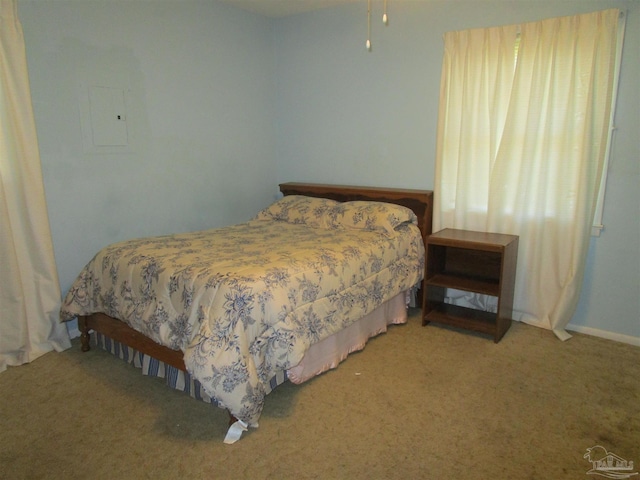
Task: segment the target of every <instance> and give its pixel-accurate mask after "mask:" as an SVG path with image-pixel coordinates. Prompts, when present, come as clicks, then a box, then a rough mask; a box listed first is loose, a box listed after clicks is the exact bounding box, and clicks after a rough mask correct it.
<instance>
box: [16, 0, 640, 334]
mask: <svg viewBox="0 0 640 480" xmlns="http://www.w3.org/2000/svg"><path fill="white" fill-rule="evenodd" d="M388 5H389V15H390V24H389V26H388V27H383V25H382V23H381V22H380V20H379V18H380V16H381V14H382V1H381V0H374V2H373V13H374V19H373V24H372V27H373V31H372V42H373V51H372V52H366V50H365V48H364V44H365V40H366V3H365V2H355V3H352V4H348V5H345V6H341V7H333V8H330V9H326V10H320V11H315V12H310V13H305V14H300V15H295V16H292V17H287V18H284V19H269V18H264V17H259V16H257V15H253V14H250V13H247V12H243V11H240V10H237V9H234V8H232V7H229V6H226V5H222V4H219V3H217V2H215V1H214V0H202V1H191V0H181V1H178V0H167V1H153V2H152V1H145V0H135V1H134V0H129V1H121V2H119V1H117V0H109V1H106V0H95V1H86V0H82V1H69V0H57V1H45V0H18V6H19V15H20V19H21V21H22V24H23V27H24V30H25V39H26V43H27V57H28V62H29V69H30V76H31V84H32V96H33V99H34V108H35V114H36V125H37V129H38V135H39V142H40V153H41V158H42V165H43V171H44V179H45V189H46V194H47V201H48V206H49V215H50V219H51V225H52V233H53V240H54V248H55V253H56V259H57V264H58V271H59V276H60V283H61V287H62V289H63V292H64V291H66V289H68V287H69V286H70V284H71V282H72V281H73V279H74V278H75V275H76V274H77V273H78V271H79V270H80V269H81V268H82V266H83V265H84V264H85V263H86V262H87V261H88V260H89V258H90V257H91V256H92V255H93V254H94V253H95V252H96V251H97V250H98V249H99V248H100V247H102V246H104V245H106V244H108V243H111V242H113V241H117V240H121V239H124V238H129V237H134V236H141V235H154V234H162V233H168V232H175V231H186V230H194V229H202V228H209V227H215V226H222V225H227V224H230V223H234V222H236V221H239V220H244V219H247V218H248V217H250V216H251V215H252V214H253V213H255V211H257V210H258V209H259V208H261V207H262V206H264V205H265V204H266V203H268V202H270V201H271V200H273V199H274V198H275V192H276V185H277V183H278V182H282V181H296V180H297V181H311V182H331V183H353V184H361V185H365V184H366V185H383V186H399V187H409V188H433V170H434V152H435V127H436V121H437V108H438V94H439V83H440V66H441V60H442V34H443V33H444V32H446V31H449V30H459V29H465V28H473V27H482V26H492V25H500V24H506V23H517V22H522V21H532V20H538V19H541V18H546V17H551V16H560V15H571V14H576V13H582V12H589V11H595V10H602V9H605V8H610V7H617V8H621V9H628V13H629V14H628V25H627V42H626V47H625V52H624V57H623V65H622V77H621V86H620V96H619V102H618V103H619V105H618V115H617V122H616V123H617V127H618V130H617V136H616V142H615V144H614V149H613V155H612V163H611V168H610V172H609V182H608V190H607V203H606V206H605V212H604V223H605V230H604V232H603V234H602V236H601V237H599V238H594V239H593V241H592V245H591V249H590V252H589V259H588V265H587V278H586V280H585V286H584V288H583V293H582V297H581V300H580V303H579V305H578V309H577V313H576V315H575V317H574V319H573V321H572V325H573V326H574V327H576V328H580V329H584V330H585V331H589V332H593V333H599V334H602V333H604V334H612V335H614V336H615V335H623V336H635V337H640V220H639V218H640V216H639V215H638V213H639V206H640V188H639V187H640V161H639V159H640V145H639V142H638V138H640V131H639V127H638V126H639V125H640V118H639V115H640V114H639V113H638V112H640V108H639V107H640V97H639V95H640V93H639V90H638V87H637V79H638V78H640V72H639V66H638V63H639V61H638V59H639V58H640V45H639V44H640V40H639V35H640V3H639V2H638V1H636V0H630V1H614V0H601V1H592V0H584V1H583V0H563V1H561V2H559V1H557V0H553V1H546V0H530V1H529V0H520V1H499V0H492V1H456V0H447V1H432V0H430V1H415V0H412V1H403V0H394V1H390V2H388ZM87 72H89V74H90V75H92V76H101V75H104V76H105V77H111V76H115V77H117V78H127V79H128V81H129V84H130V87H131V97H132V101H131V105H130V108H131V110H130V113H131V115H133V118H132V122H133V120H135V122H134V125H135V128H134V132H133V133H134V134H135V138H134V140H135V141H134V144H135V145H134V147H135V148H134V149H133V150H134V151H133V152H132V153H127V154H115V155H96V154H86V153H83V145H82V131H81V125H80V123H81V122H80V120H81V118H80V116H81V115H80V114H79V111H78V108H79V102H78V94H79V92H78V90H79V88H78V82H79V81H80V80H81V79H82V78H86V76H87ZM171 189H173V190H174V192H175V193H170V191H171Z"/></svg>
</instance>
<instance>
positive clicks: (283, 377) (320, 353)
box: [91, 292, 411, 406]
mask: <svg viewBox="0 0 640 480" xmlns="http://www.w3.org/2000/svg"><path fill="white" fill-rule="evenodd" d="M410 297H411V296H410V294H409V292H403V293H400V294H398V295H396V296H395V297H393V298H392V299H391V300H389V301H387V302H385V303H383V304H382V305H380V306H379V307H378V308H376V309H375V310H374V311H373V312H371V313H370V314H368V315H367V316H365V317H363V318H361V319H360V320H358V321H357V322H355V323H353V324H352V325H350V326H349V327H347V328H345V329H344V330H341V331H340V332H337V333H335V334H334V335H332V336H330V337H328V338H325V339H324V340H322V341H320V342H318V343H316V344H314V345H312V346H311V347H310V348H309V350H308V351H307V353H306V354H305V356H304V358H303V359H302V361H301V362H300V363H299V364H298V365H297V366H295V367H293V368H291V369H289V370H287V371H282V372H278V373H277V374H276V375H275V376H274V377H273V378H271V380H270V381H269V384H268V386H267V392H266V393H267V394H268V393H270V392H271V391H272V390H273V389H274V388H276V387H277V386H278V385H281V384H282V383H284V382H286V381H287V380H290V381H291V382H293V383H296V384H299V383H303V382H305V381H307V380H309V379H311V378H313V377H314V376H316V375H320V374H321V373H323V372H326V371H327V370H330V369H332V368H336V367H337V366H338V364H339V363H340V362H342V361H343V360H345V359H346V358H347V356H348V355H349V354H350V353H353V352H356V351H359V350H362V349H363V348H364V347H365V344H366V343H367V340H368V339H369V338H371V337H374V336H376V335H379V334H381V333H384V332H386V331H387V326H388V325H391V324H401V323H406V321H407V307H408V305H409V300H410ZM91 338H92V341H93V343H94V345H96V346H98V347H100V348H102V349H103V350H106V351H107V352H109V353H111V354H113V355H115V356H116V357H118V358H120V359H121V360H124V361H125V362H127V363H129V364H131V365H133V366H134V367H136V368H140V369H141V371H142V374H143V375H149V376H154V377H159V378H163V379H164V380H165V383H166V384H167V385H168V386H170V387H171V388H174V389H176V390H179V391H181V392H184V393H187V394H189V395H190V396H191V397H193V398H195V399H197V400H200V401H203V402H206V403H210V404H212V405H214V406H218V403H217V402H216V400H215V399H213V398H211V397H210V396H209V395H208V394H207V393H206V392H205V391H204V389H203V388H202V386H201V384H200V382H199V381H198V380H196V379H194V378H192V376H191V375H190V374H189V373H188V372H185V371H183V370H180V369H178V368H176V367H174V366H172V365H169V364H167V363H165V362H162V361H160V360H157V359H155V358H153V357H151V356H149V355H146V354H144V353H142V352H140V351H138V350H136V349H134V348H131V347H129V346H127V345H124V344H123V343H121V342H117V341H115V340H112V339H111V338H109V337H107V336H105V335H103V334H101V333H99V332H95V335H92V336H91Z"/></svg>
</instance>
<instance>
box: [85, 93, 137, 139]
mask: <svg viewBox="0 0 640 480" xmlns="http://www.w3.org/2000/svg"><path fill="white" fill-rule="evenodd" d="M125 107H126V105H125V92H124V90H123V89H122V88H114V87H102V86H90V87H89V109H90V116H91V136H92V140H93V142H92V143H93V145H94V146H96V147H107V146H127V145H128V144H129V138H128V132H127V115H126V109H125Z"/></svg>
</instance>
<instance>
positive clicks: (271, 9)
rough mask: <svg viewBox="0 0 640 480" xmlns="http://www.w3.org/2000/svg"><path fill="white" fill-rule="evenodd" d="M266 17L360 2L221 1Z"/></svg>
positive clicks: (320, 0) (336, 0)
mask: <svg viewBox="0 0 640 480" xmlns="http://www.w3.org/2000/svg"><path fill="white" fill-rule="evenodd" d="M221 1H222V2H224V3H228V4H230V5H235V6H236V7H238V8H241V9H243V10H248V11H250V12H253V13H257V14H260V15H264V16H266V17H286V16H288V15H295V14H296V13H303V12H309V11H311V10H318V9H320V8H327V7H332V6H334V5H342V4H345V3H353V2H355V1H358V0H221Z"/></svg>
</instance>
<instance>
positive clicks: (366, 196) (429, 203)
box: [280, 183, 433, 244]
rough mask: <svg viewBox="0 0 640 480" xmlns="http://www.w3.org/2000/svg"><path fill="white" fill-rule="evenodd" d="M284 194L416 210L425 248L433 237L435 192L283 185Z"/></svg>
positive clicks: (311, 184)
mask: <svg viewBox="0 0 640 480" xmlns="http://www.w3.org/2000/svg"><path fill="white" fill-rule="evenodd" d="M280 191H281V192H282V194H283V195H306V196H308V197H322V198H330V199H332V200H336V201H338V202H350V201H354V200H368V201H374V202H388V203H395V204H398V205H402V206H405V207H407V208H410V209H411V210H413V211H414V212H415V214H416V216H417V217H418V228H420V232H421V233H422V239H423V240H424V241H425V244H426V239H427V237H428V236H429V235H431V219H432V215H433V192H432V191H431V190H412V189H406V188H384V187H357V186H353V185H325V184H321V183H281V184H280Z"/></svg>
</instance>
